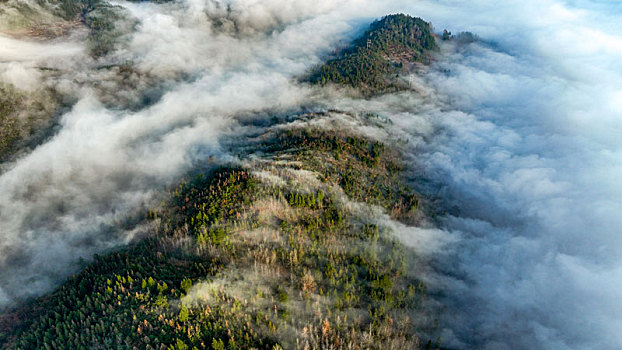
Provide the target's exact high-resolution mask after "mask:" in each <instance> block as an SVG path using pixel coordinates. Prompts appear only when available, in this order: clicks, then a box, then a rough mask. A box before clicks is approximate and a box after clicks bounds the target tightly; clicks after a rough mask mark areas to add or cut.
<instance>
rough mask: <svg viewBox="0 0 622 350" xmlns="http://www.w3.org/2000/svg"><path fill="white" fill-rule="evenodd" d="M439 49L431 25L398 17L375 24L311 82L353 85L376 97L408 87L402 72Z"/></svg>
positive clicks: (411, 18) (320, 67)
mask: <svg viewBox="0 0 622 350" xmlns="http://www.w3.org/2000/svg"><path fill="white" fill-rule="evenodd" d="M437 48H438V47H437V45H436V41H435V38H434V35H433V34H432V30H431V28H430V24H429V23H427V22H425V21H424V20H422V19H421V18H413V17H410V16H407V15H403V14H398V15H392V16H386V17H384V18H382V19H381V20H378V21H375V22H374V23H372V24H371V25H370V27H369V29H368V30H367V31H366V32H365V33H364V34H363V36H361V37H360V38H359V39H357V40H355V41H354V42H353V43H352V44H351V46H350V47H347V48H346V49H344V50H343V51H341V52H340V53H339V54H338V55H337V57H335V58H333V59H330V60H329V61H327V62H326V63H324V64H323V65H321V66H319V67H317V68H316V69H315V70H314V71H313V72H312V74H311V78H310V80H311V82H312V83H315V84H321V85H326V84H328V83H335V84H344V85H350V86H352V87H354V88H358V89H361V90H363V91H364V92H366V93H367V94H376V93H382V92H388V91H396V90H400V89H404V88H407V87H408V85H407V84H406V83H405V82H404V81H402V80H400V77H399V73H403V72H408V71H409V70H410V69H411V68H412V66H413V65H414V64H416V63H426V62H428V61H429V60H430V52H431V51H434V50H436V49H437Z"/></svg>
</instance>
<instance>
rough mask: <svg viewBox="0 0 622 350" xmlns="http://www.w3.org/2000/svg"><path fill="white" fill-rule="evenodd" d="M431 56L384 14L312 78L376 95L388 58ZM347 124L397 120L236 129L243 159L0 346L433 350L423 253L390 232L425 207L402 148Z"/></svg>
mask: <svg viewBox="0 0 622 350" xmlns="http://www.w3.org/2000/svg"><path fill="white" fill-rule="evenodd" d="M368 39H369V40H371V44H370V45H367V42H368ZM434 48H435V43H434V37H433V36H432V35H431V33H430V29H429V25H428V24H427V23H425V22H423V21H422V20H420V19H413V18H411V17H408V16H405V15H395V16H388V17H385V18H383V19H382V20H381V21H378V22H374V23H373V24H372V26H371V27H370V29H369V31H367V32H366V33H365V35H364V36H363V37H362V38H361V39H359V40H357V41H355V42H354V43H353V45H352V47H350V48H349V49H348V51H347V52H349V53H346V54H344V56H342V57H341V58H338V59H336V60H332V61H328V62H327V63H326V65H325V66H323V67H320V68H319V71H318V72H316V73H315V74H314V75H312V77H311V81H312V82H320V81H321V82H322V83H325V82H326V81H332V82H334V83H344V84H350V85H351V86H353V87H356V88H360V89H362V90H365V91H366V92H367V93H370V92H372V91H376V92H380V91H384V90H386V89H388V88H390V87H391V86H393V85H392V84H393V83H391V82H390V80H386V79H385V78H386V76H387V75H393V74H397V73H398V70H397V68H396V65H395V64H396V62H398V63H402V62H411V61H412V62H425V61H426V60H427V58H426V57H427V54H428V52H427V50H433V49H434ZM97 52H98V49H97V48H96V49H95V51H94V54H97ZM368 59H369V60H371V62H372V63H370V65H369V66H365V68H364V69H362V70H359V69H354V68H352V67H355V66H358V64H359V60H368ZM387 62H393V63H391V64H388V63H387ZM9 106H10V105H9ZM346 122H356V123H359V124H361V125H363V126H365V128H368V129H377V130H383V129H385V128H386V127H388V126H389V125H390V124H389V123H388V121H386V120H381V119H380V118H378V116H375V115H373V114H371V113H370V114H366V115H355V114H352V113H345V112H341V111H337V110H329V111H322V112H311V113H303V114H302V115H299V116H297V117H296V121H295V122H291V123H290V122H285V121H282V122H279V121H278V120H277V121H275V122H274V123H273V124H272V125H269V126H264V127H261V128H258V129H256V130H257V131H255V132H254V133H253V134H249V135H244V136H245V137H247V138H248V140H247V141H246V142H245V144H244V145H243V146H240V145H237V146H231V147H232V148H231V150H230V151H231V152H232V153H235V154H236V156H237V158H238V161H234V162H231V163H221V164H211V165H209V166H202V167H200V168H199V167H197V168H196V169H195V170H194V171H192V172H190V173H189V174H188V175H187V176H186V179H185V180H183V181H181V182H180V183H179V184H178V185H176V186H174V187H172V188H171V189H170V191H169V196H168V198H167V199H166V200H165V201H163V202H162V203H161V204H160V205H159V206H156V207H153V208H151V209H150V210H149V211H148V212H146V213H144V217H143V218H139V219H140V220H142V222H143V224H144V225H145V226H146V227H149V230H148V232H149V233H148V234H147V236H146V237H140V238H138V239H137V240H136V241H135V242H133V243H132V244H131V245H129V246H128V247H125V248H122V249H117V250H113V251H110V252H108V253H105V254H102V255H100V256H96V257H95V258H94V260H93V261H92V262H90V263H88V264H87V265H86V266H85V268H84V269H83V270H82V271H81V272H80V273H78V274H76V275H74V276H73V277H71V278H69V279H68V280H67V281H66V282H65V283H63V284H62V286H61V287H60V288H58V289H57V290H56V291H55V292H53V293H51V294H49V295H47V296H44V297H41V298H38V299H36V300H31V301H27V302H25V303H23V304H22V305H20V306H18V307H15V308H12V309H10V310H5V311H3V312H2V313H1V314H0V346H2V347H3V348H8V349H39V348H46V349H57V348H65V349H97V348H101V349H104V348H115V349H134V348H139V349H180V350H182V349H195V348H196V349H203V348H209V349H249V348H257V349H278V348H285V349H297V348H298V349H328V348H333V349H414V348H428V349H430V348H437V347H438V346H439V345H438V343H437V339H430V338H431V336H430V335H431V334H435V332H436V328H435V327H436V322H435V315H434V313H433V312H432V311H431V308H429V307H428V305H427V302H426V286H425V284H424V283H423V282H422V281H420V280H419V279H418V278H417V276H416V275H415V274H414V272H413V271H415V270H416V268H415V267H416V264H418V263H419V260H418V259H417V256H416V255H415V254H414V252H413V251H412V250H411V249H409V248H407V247H406V246H404V244H402V243H401V242H400V241H399V240H398V239H397V238H396V237H395V236H394V235H393V232H392V229H391V225H388V224H387V222H388V221H395V222H399V223H400V224H401V225H416V224H418V223H420V222H421V220H423V219H424V218H425V216H426V214H425V212H426V211H425V205H424V203H425V200H424V198H422V197H421V196H420V195H419V194H417V193H416V192H415V191H414V190H412V189H411V187H410V186H409V184H408V183H407V182H406V181H405V180H404V178H405V176H404V174H403V171H404V161H403V159H402V153H401V149H400V146H399V145H398V144H388V143H386V142H381V141H379V140H378V139H376V138H374V137H373V136H370V134H369V133H360V132H358V131H356V130H350V129H349V128H348V127H347V126H346ZM345 130H349V131H345ZM206 161H207V163H209V160H206Z"/></svg>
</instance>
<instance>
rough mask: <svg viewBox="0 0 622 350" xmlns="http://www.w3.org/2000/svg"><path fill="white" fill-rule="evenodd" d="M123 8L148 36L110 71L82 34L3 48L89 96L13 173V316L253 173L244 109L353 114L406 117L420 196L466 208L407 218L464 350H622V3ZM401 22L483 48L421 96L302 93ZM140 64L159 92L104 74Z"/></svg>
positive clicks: (0, 276) (451, 60) (433, 77)
mask: <svg viewBox="0 0 622 350" xmlns="http://www.w3.org/2000/svg"><path fill="white" fill-rule="evenodd" d="M113 4H115V5H118V6H121V7H123V8H124V9H125V11H126V13H128V14H129V15H130V16H131V17H132V18H134V19H135V20H137V23H138V24H137V26H136V28H135V29H134V31H133V32H131V33H128V34H126V38H125V40H124V44H122V45H119V46H118V47H117V48H116V49H115V50H114V51H113V52H111V53H110V54H108V55H107V56H105V57H103V58H92V57H90V56H88V55H87V54H86V53H85V52H86V50H87V48H86V47H85V44H84V43H83V42H84V33H83V32H80V30H76V31H75V32H73V33H72V34H71V35H69V36H67V37H63V38H58V39H54V40H52V41H51V42H35V41H33V40H29V39H15V38H8V37H5V36H0V80H1V81H2V82H5V83H10V84H13V85H15V86H16V87H17V88H18V89H21V90H23V91H31V90H33V89H35V88H36V86H39V85H49V86H54V87H55V88H56V89H59V90H60V91H61V92H62V93H63V94H64V95H67V96H69V97H68V99H69V100H75V103H72V107H71V109H70V110H69V111H67V112H64V113H63V114H62V115H60V116H59V128H58V131H57V132H56V133H55V134H54V135H53V136H52V137H51V138H49V139H48V140H46V142H44V143H43V144H41V145H39V146H38V147H36V148H35V149H33V150H31V151H30V152H28V153H27V154H25V155H22V156H20V157H19V158H18V159H16V160H14V161H12V162H11V163H10V164H5V165H3V172H2V174H1V175H0V223H1V224H0V237H1V241H0V305H9V304H11V303H14V302H15V301H18V300H22V299H23V298H25V297H28V296H36V295H41V294H42V293H44V292H47V291H49V290H50V289H51V288H53V287H54V286H56V285H58V283H59V281H62V279H63V278H65V277H66V276H68V275H69V274H70V273H71V272H74V271H76V269H77V268H78V259H79V258H80V257H82V258H85V259H89V258H90V256H91V255H92V254H93V253H97V252H102V251H105V250H107V249H110V248H112V247H116V246H119V245H122V244H126V243H127V242H129V241H130V240H131V239H132V238H133V237H134V236H135V235H139V234H140V232H141V230H147V229H148V228H142V227H140V226H136V225H133V224H132V222H133V221H132V217H135V216H139V215H140V213H141V212H143V211H144V210H145V209H146V207H148V206H149V205H152V204H153V203H155V202H157V200H158V198H159V196H160V193H162V192H163V191H166V188H167V186H170V185H172V184H174V183H175V182H176V181H178V180H179V179H180V177H181V176H182V175H183V174H184V173H185V172H186V171H188V170H189V169H190V168H192V167H193V166H196V165H197V164H198V163H200V162H204V160H205V159H206V158H207V157H209V156H213V157H215V159H216V160H217V161H223V162H224V161H235V154H234V153H232V152H230V150H229V149H227V147H224V146H223V145H225V144H228V142H229V141H228V140H230V139H234V138H235V137H236V136H238V135H241V134H243V131H242V130H243V128H244V126H243V125H242V123H241V122H240V120H239V117H240V116H241V115H244V116H247V117H248V116H249V115H251V116H254V117H253V118H258V119H261V118H266V116H267V115H274V114H280V113H286V112H288V111H292V110H297V109H299V108H300V106H302V105H307V106H308V105H319V106H331V107H332V106H335V107H338V108H339V109H343V110H352V111H375V112H378V113H379V114H382V115H384V116H388V117H389V118H390V119H391V120H392V121H393V128H392V130H391V132H392V133H393V134H392V136H397V137H400V138H403V139H408V141H409V142H408V144H407V146H406V147H407V149H408V151H409V155H408V159H409V161H410V165H409V166H410V168H411V175H412V179H411V180H412V182H413V184H415V185H417V184H419V190H420V191H422V192H424V193H426V194H427V195H428V196H432V197H435V198H439V200H441V201H442V202H443V206H444V207H445V208H447V210H446V211H445V214H443V215H441V216H440V217H438V218H436V219H435V221H434V222H433V223H429V224H430V226H434V227H426V228H408V227H403V225H402V226H400V225H398V224H396V223H390V224H388V225H390V226H392V227H393V230H394V231H395V232H396V235H397V236H398V238H400V239H402V240H403V241H404V242H405V243H407V244H409V245H410V246H412V247H413V248H414V249H415V250H416V251H418V252H420V253H421V254H422V256H424V258H425V259H426V260H427V261H428V264H429V268H427V269H425V270H424V271H421V278H423V279H424V280H426V281H427V283H428V285H429V286H430V289H431V291H432V293H433V298H434V299H435V300H437V301H438V302H439V303H441V304H442V305H444V311H443V312H444V313H443V314H442V315H441V321H442V322H441V323H442V328H443V331H442V333H441V337H442V343H443V344H444V345H445V346H448V347H451V348H458V349H468V348H480V349H597V348H606V349H613V348H622V338H620V336H619V334H622V320H621V318H620V315H622V302H621V301H620V299H619V295H618V294H619V293H618V291H619V290H620V288H621V287H622V277H621V276H622V254H621V253H620V252H619V249H618V248H619V247H620V246H621V244H622V236H620V234H619V233H620V227H622V218H621V216H620V214H619V213H620V212H622V185H620V184H619V178H620V176H622V144H621V143H620V140H619V138H620V137H619V136H620V135H622V28H620V26H619V18H620V15H621V14H622V5H620V4H617V3H611V2H602V1H553V0H545V1H528V2H525V1H504V2H503V4H499V3H496V2H491V1H483V0H479V1H470V2H468V3H464V2H456V1H419V2H416V3H413V2H411V1H399V0H393V1H384V2H382V3H378V2H373V1H362V0H360V1H355V0H352V1H341V2H334V1H316V2H314V3H313V4H310V3H307V2H305V1H302V0H300V1H288V2H285V3H284V2H282V1H262V2H256V1H243V0H231V1H199V0H187V1H176V2H172V3H167V4H151V3H142V2H141V3H130V2H125V1H116V2H113ZM395 12H405V13H408V14H411V15H414V16H420V17H422V18H424V19H425V20H427V21H431V22H432V23H433V25H434V26H435V29H436V31H437V32H441V31H442V30H443V29H444V28H447V29H448V30H450V31H451V32H453V33H454V34H457V33H459V32H461V31H470V32H472V33H474V34H476V35H477V37H478V38H479V40H477V41H475V42H473V43H469V42H463V41H460V40H458V39H454V40H453V41H449V42H444V43H441V51H440V53H439V54H438V57H436V58H435V62H434V63H433V65H432V66H431V67H430V68H429V69H428V70H427V71H426V72H425V73H424V74H422V76H420V77H417V78H416V86H415V87H414V91H412V92H403V93H399V94H392V95H385V96H380V97H376V98H373V99H370V100H360V99H355V98H352V97H346V96H342V95H341V94H339V93H330V94H327V93H325V92H320V91H317V89H316V88H312V87H309V86H307V85H305V84H301V83H297V82H296V78H297V77H299V76H301V75H303V74H305V73H306V72H307V71H308V70H309V69H310V68H311V67H313V66H314V65H315V64H318V63H320V62H321V61H322V59H323V57H325V56H326V54H328V53H330V52H331V51H332V50H334V49H335V48H336V47H337V46H339V45H342V43H343V42H347V41H348V40H349V39H351V38H353V37H355V36H356V35H357V34H358V33H360V32H361V31H362V30H364V29H365V26H366V25H367V24H368V23H369V22H370V21H371V20H372V19H374V18H378V17H380V16H383V15H385V14H389V13H395ZM120 62H121V63H123V62H129V63H131V65H132V67H133V69H135V71H136V72H137V73H136V76H135V77H134V79H136V81H137V84H135V85H132V86H129V87H127V86H124V85H123V83H124V81H123V79H121V78H119V76H117V75H116V73H115V72H114V71H103V70H102V69H101V67H102V66H105V65H107V64H118V63H120ZM42 67H48V68H49V67H53V68H54V69H55V72H56V73H54V74H50V73H45V72H43V71H42V70H41V69H40V68H42ZM153 86H156V88H153ZM145 96H148V97H149V99H147V100H149V102H148V103H145V102H144V101H145V100H146V98H145ZM128 101H130V102H128ZM364 131H365V130H364ZM376 137H386V136H383V135H376ZM422 179H423V180H425V181H422Z"/></svg>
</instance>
